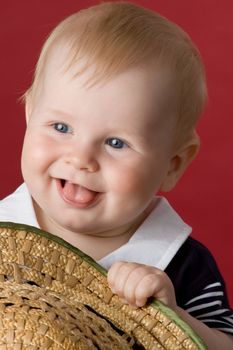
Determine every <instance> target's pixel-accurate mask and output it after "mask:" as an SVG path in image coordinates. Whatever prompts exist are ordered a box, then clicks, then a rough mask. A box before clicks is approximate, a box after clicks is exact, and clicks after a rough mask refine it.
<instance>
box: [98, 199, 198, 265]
mask: <svg viewBox="0 0 233 350" xmlns="http://www.w3.org/2000/svg"><path fill="white" fill-rule="evenodd" d="M157 198H158V201H157V205H156V207H155V209H154V210H153V211H152V212H151V214H150V215H149V216H148V217H147V218H146V220H145V221H144V222H143V224H142V225H141V226H140V227H139V228H138V230H137V231H136V232H135V233H134V235H133V236H132V237H131V239H130V240H129V241H128V242H127V243H126V244H125V245H123V246H121V247H120V248H118V249H116V250H115V251H113V252H112V253H110V254H109V255H107V256H105V257H104V258H102V259H101V260H100V261H99V264H100V265H102V266H103V267H105V268H106V269H109V268H110V266H111V265H112V264H113V263H114V262H115V261H119V260H122V261H128V262H137V263H141V264H145V265H150V266H155V267H157V268H160V269H162V270H164V269H165V268H166V267H167V266H168V264H169V263H170V261H171V260H172V259H173V257H174V256H175V254H176V253H177V251H178V250H179V248H180V247H181V245H182V244H183V243H184V241H185V240H186V239H187V237H188V236H189V235H190V233H191V231H192V229H191V227H190V226H188V225H187V224H186V223H184V221H183V220H182V219H181V218H180V216H179V215H178V214H177V213H176V212H175V211H174V209H172V207H171V206H170V204H169V203H168V201H167V200H166V199H165V198H164V197H157Z"/></svg>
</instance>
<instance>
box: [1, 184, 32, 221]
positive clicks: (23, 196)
mask: <svg viewBox="0 0 233 350" xmlns="http://www.w3.org/2000/svg"><path fill="white" fill-rule="evenodd" d="M0 221H8V222H16V223H21V224H27V225H31V226H38V223H37V220H36V218H35V213H34V209H33V204H32V199H31V196H30V194H29V191H28V189H27V187H26V185H25V184H22V185H21V186H19V187H18V188H17V189H16V191H15V192H13V193H11V194H10V195H9V196H7V197H5V198H4V199H2V200H1V201H0Z"/></svg>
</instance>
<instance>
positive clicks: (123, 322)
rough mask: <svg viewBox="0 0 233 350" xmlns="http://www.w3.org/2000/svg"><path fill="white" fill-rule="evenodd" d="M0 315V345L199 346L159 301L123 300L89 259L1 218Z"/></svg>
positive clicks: (187, 349)
mask: <svg viewBox="0 0 233 350" xmlns="http://www.w3.org/2000/svg"><path fill="white" fill-rule="evenodd" d="M0 318H1V320H0V350H3V349H14V350H16V349H17V350H22V349H31V350H32V349H33V350H36V349H42V350H43V349H58V350H60V349H71V350H72V349H109V350H110V349H137V348H138V349H148V350H152V349H153V350H157V349H167V350H204V349H206V347H205V345H204V344H203V342H202V341H201V339H200V338H199V337H198V336H197V335H196V334H195V333H194V332H193V330H192V329H191V328H190V327H189V326H188V325H187V324H186V323H184V322H183V321H182V320H181V319H180V318H179V317H178V316H177V315H176V314H175V313H174V312H173V311H172V310H170V309H169V308H168V307H166V306H165V305H163V304H162V303H160V302H158V301H153V302H151V303H150V305H147V306H145V307H142V308H136V309H135V308H132V307H130V306H129V305H125V304H124V303H122V301H121V300H120V299H119V297H118V296H117V295H115V294H113V293H112V292H111V290H110V288H109V287H108V284H107V278H106V271H105V270H104V269H103V268H102V267H100V266H99V265H98V264H97V263H96V262H95V261H94V260H93V259H91V258H90V257H88V256H87V255H85V254H84V253H83V252H81V251H80V250H78V249H77V248H75V247H73V246H71V245H70V244H68V243H67V242H65V241H63V240H62V239H60V238H58V237H56V236H53V235H51V234H49V233H47V232H44V231H42V230H39V229H36V228H34V227H31V226H27V225H21V224H15V223H0Z"/></svg>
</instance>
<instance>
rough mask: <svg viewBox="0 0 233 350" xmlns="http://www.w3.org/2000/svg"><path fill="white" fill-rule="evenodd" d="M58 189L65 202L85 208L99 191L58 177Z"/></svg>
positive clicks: (92, 201) (95, 197)
mask: <svg viewBox="0 0 233 350" xmlns="http://www.w3.org/2000/svg"><path fill="white" fill-rule="evenodd" d="M57 183H58V189H59V192H60V194H61V196H62V198H63V199H64V200H65V202H67V203H69V204H71V205H74V206H76V207H81V208H85V207H87V206H90V205H91V204H93V203H94V202H95V201H96V199H97V198H98V197H99V194H100V192H96V191H93V190H90V189H88V188H86V187H83V186H81V185H78V184H74V183H72V182H70V181H67V180H64V179H60V180H58V181H57Z"/></svg>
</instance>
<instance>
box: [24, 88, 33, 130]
mask: <svg viewBox="0 0 233 350" xmlns="http://www.w3.org/2000/svg"><path fill="white" fill-rule="evenodd" d="M31 113H32V101H31V97H30V95H29V94H27V95H26V96H25V117H26V123H27V124H28V121H29V118H30V116H31Z"/></svg>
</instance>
